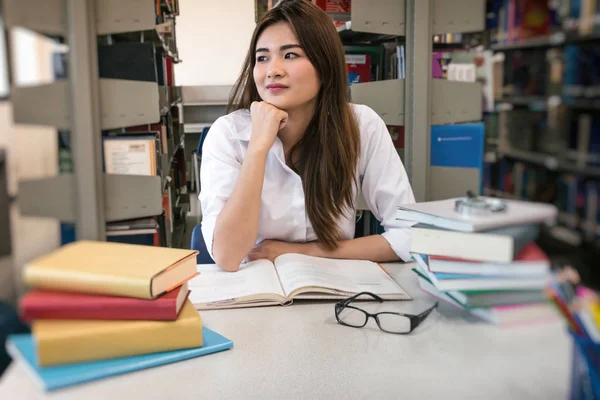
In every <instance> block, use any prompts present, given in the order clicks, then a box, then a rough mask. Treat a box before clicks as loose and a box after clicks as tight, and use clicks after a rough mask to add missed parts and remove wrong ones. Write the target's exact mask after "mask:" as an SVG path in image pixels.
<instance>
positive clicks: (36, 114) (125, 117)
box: [11, 79, 160, 130]
mask: <svg viewBox="0 0 600 400" xmlns="http://www.w3.org/2000/svg"><path fill="white" fill-rule="evenodd" d="M11 102H12V103H13V117H14V122H16V123H22V124H34V125H47V126H53V127H56V128H58V129H62V130H69V129H70V127H71V118H70V115H69V113H70V107H69V103H70V93H69V85H68V82H67V81H66V80H60V81H56V82H53V83H50V84H46V85H40V86H30V87H14V88H12V91H11ZM100 102H101V111H102V113H101V126H102V129H115V128H122V127H127V126H134V125H142V124H153V123H156V122H158V121H160V108H159V90H158V85H157V84H156V83H153V82H138V81H129V80H122V79H100Z"/></svg>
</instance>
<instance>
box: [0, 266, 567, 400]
mask: <svg viewBox="0 0 600 400" xmlns="http://www.w3.org/2000/svg"><path fill="white" fill-rule="evenodd" d="M384 266H385V268H386V269H387V270H388V271H389V272H390V274H391V275H392V276H393V277H394V278H395V279H396V280H397V281H398V282H400V284H401V285H402V286H403V287H404V289H405V290H407V291H408V292H409V294H410V295H411V296H413V298H414V300H413V301H403V302H384V303H383V305H378V304H370V305H368V306H369V307H371V306H373V307H381V308H380V309H383V308H385V309H387V310H401V311H404V312H414V313H417V312H419V311H422V310H424V309H425V308H427V307H428V306H429V305H431V304H433V302H434V300H433V299H432V298H431V297H428V296H427V295H426V294H424V293H423V292H421V290H420V289H419V288H418V285H417V283H416V279H415V276H414V273H412V272H411V271H410V267H411V265H410V264H387V265H384ZM201 315H202V318H203V321H204V324H205V326H207V327H209V328H211V329H214V330H216V331H218V332H220V333H221V334H223V335H225V336H227V337H229V338H230V339H232V340H233V342H234V348H233V349H231V350H227V351H225V352H222V353H217V354H212V355H209V356H205V357H200V358H197V359H192V360H187V361H183V362H179V363H175V364H171V365H165V366H161V367H157V368H152V369H148V370H144V371H138V372H134V373H130V374H126V375H121V376H117V377H113V378H107V379H103V380H98V381H95V382H90V383H86V384H83V385H79V386H73V387H70V388H65V389H61V390H58V391H55V392H50V393H47V394H45V393H43V392H41V391H40V390H39V389H38V387H37V386H35V385H34V383H33V381H32V380H31V379H30V378H29V376H28V375H26V373H25V371H24V369H23V368H21V366H20V365H18V364H17V363H12V364H11V365H10V367H9V368H8V370H7V371H6V372H5V374H4V375H3V377H2V378H1V380H0V399H6V400H9V399H10V400H13V399H15V400H20V399H28V400H37V399H57V400H67V399H78V400H79V399H85V400H95V399H103V400H104V399H111V400H113V399H144V400H151V399H167V398H174V399H210V400H214V399H364V398H372V399H388V398H389V399H431V398H446V399H544V400H548V399H566V398H567V397H568V387H569V382H570V364H571V362H570V360H571V344H570V341H569V339H568V335H567V334H566V329H565V323H564V322H562V321H560V320H557V321H556V322H551V323H544V324H538V325H530V326H520V327H512V328H499V327H497V326H493V325H488V324H485V323H481V322H477V321H475V320H472V319H470V318H468V317H465V316H464V315H458V314H456V313H453V312H451V310H449V309H448V308H446V307H445V306H442V307H441V308H440V311H439V312H438V311H437V310H436V311H434V312H433V313H432V314H431V315H430V316H429V317H428V318H427V320H426V321H425V322H424V323H423V324H422V325H421V326H419V327H418V328H417V330H415V331H414V332H413V333H412V334H410V335H392V334H387V333H384V332H381V331H379V330H378V328H377V326H376V325H375V324H374V321H372V320H371V322H369V324H368V325H367V326H366V327H364V328H362V329H356V328H349V327H345V326H342V325H339V324H338V323H337V322H336V320H335V316H334V313H333V303H332V302H326V303H323V302H321V303H314V302H313V303H300V302H297V303H295V304H294V305H292V306H290V307H263V308H246V309H232V310H219V311H202V312H201Z"/></svg>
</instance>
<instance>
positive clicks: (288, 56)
mask: <svg viewBox="0 0 600 400" xmlns="http://www.w3.org/2000/svg"><path fill="white" fill-rule="evenodd" d="M296 57H299V56H298V54H296V53H287V54H286V55H285V58H296Z"/></svg>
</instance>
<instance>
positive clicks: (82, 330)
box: [32, 300, 202, 367]
mask: <svg viewBox="0 0 600 400" xmlns="http://www.w3.org/2000/svg"><path fill="white" fill-rule="evenodd" d="M32 333H33V337H34V340H35V343H36V346H37V362H38V365H39V366H40V367H46V366H51V365H62V364H71V363H78V362H85V361H96V360H107V359H111V358H121V357H130V356H136V355H142V354H150V353H158V352H163V351H171V350H180V349H189V348H194V347H201V346H202V320H201V318H200V314H198V311H197V310H196V308H195V307H194V305H193V304H192V303H191V302H190V301H189V300H187V301H186V304H185V305H184V306H183V309H182V310H181V313H180V314H179V318H177V320H175V321H99V320H50V319H47V320H42V319H40V320H36V321H34V322H33V324H32Z"/></svg>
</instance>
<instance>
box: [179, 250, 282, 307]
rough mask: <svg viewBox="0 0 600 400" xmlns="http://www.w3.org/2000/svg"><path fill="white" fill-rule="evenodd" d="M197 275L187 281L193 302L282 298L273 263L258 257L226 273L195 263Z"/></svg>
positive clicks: (214, 265) (278, 299)
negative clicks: (234, 270) (235, 270)
mask: <svg viewBox="0 0 600 400" xmlns="http://www.w3.org/2000/svg"><path fill="white" fill-rule="evenodd" d="M198 272H199V273H200V275H198V276H196V277H195V278H193V279H191V280H190V281H189V282H188V286H189V289H190V290H191V293H190V297H189V298H190V300H191V301H192V303H193V304H194V305H197V304H204V303H212V302H223V301H227V302H235V301H237V300H240V301H243V300H274V301H281V302H282V301H284V299H283V296H284V294H283V290H282V288H281V284H280V283H279V279H278V278H277V273H276V272H275V268H274V267H273V263H272V262H270V261H268V260H258V261H253V262H249V263H246V264H242V265H241V266H240V269H239V270H238V271H237V272H227V271H224V270H222V269H221V268H219V267H218V266H217V265H216V264H205V265H198Z"/></svg>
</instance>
